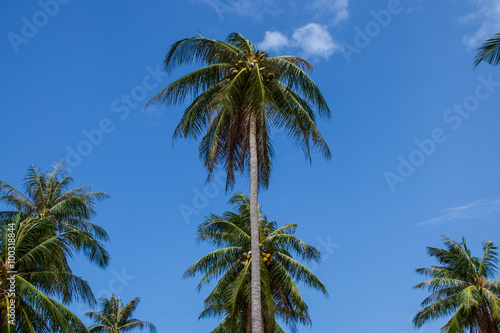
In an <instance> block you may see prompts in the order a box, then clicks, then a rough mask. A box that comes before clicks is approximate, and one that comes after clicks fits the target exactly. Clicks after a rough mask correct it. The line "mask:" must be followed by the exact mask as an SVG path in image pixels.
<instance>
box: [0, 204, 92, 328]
mask: <svg viewBox="0 0 500 333" xmlns="http://www.w3.org/2000/svg"><path fill="white" fill-rule="evenodd" d="M48 219H49V218H25V219H21V215H20V214H19V215H17V216H16V217H14V218H13V219H12V221H11V223H9V224H7V225H3V226H1V227H0V313H1V315H0V332H2V333H3V332H29V333H51V332H74V331H73V329H75V330H77V331H83V332H87V330H86V328H85V326H84V325H83V323H82V322H81V321H80V320H79V319H78V318H77V317H76V316H75V315H74V314H73V313H72V312H71V311H69V310H68V309H67V308H66V307H65V306H64V305H62V304H61V303H59V302H58V301H56V300H55V299H53V298H52V297H57V298H58V299H61V300H62V302H63V304H68V303H71V302H73V301H84V302H85V303H87V304H89V305H93V304H94V303H95V299H94V296H93V294H92V291H91V290H90V287H89V285H88V283H87V282H86V281H84V280H82V279H81V278H80V277H77V276H75V275H73V274H72V273H71V270H70V269H69V267H68V265H67V262H66V255H67V254H70V253H71V249H70V248H68V246H67V244H68V243H70V242H72V241H73V239H75V238H79V237H81V233H84V231H82V230H79V229H73V230H67V231H65V232H62V233H59V234H57V235H55V234H54V232H55V224H54V223H53V221H48ZM12 235H14V237H12ZM11 304H12V305H11ZM10 307H12V308H13V310H12V308H10ZM7 313H9V314H13V315H14V316H13V317H12V316H11V317H7ZM9 319H15V320H14V321H13V322H10V320H9Z"/></svg>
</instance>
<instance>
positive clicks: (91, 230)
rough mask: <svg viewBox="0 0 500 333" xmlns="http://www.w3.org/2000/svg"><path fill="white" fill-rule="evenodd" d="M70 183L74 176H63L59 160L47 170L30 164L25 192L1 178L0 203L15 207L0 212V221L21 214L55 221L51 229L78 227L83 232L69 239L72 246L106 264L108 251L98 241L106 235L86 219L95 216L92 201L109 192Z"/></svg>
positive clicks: (99, 264) (98, 262) (62, 167)
mask: <svg viewBox="0 0 500 333" xmlns="http://www.w3.org/2000/svg"><path fill="white" fill-rule="evenodd" d="M72 182H73V179H72V178H71V177H67V176H66V174H65V171H64V166H63V165H62V164H61V163H59V164H57V165H55V166H54V167H53V169H52V170H50V171H48V172H46V173H43V172H42V171H41V170H40V169H39V168H37V167H36V166H31V167H30V168H29V169H28V173H27V175H26V177H25V181H24V193H25V194H23V192H22V191H20V190H17V189H16V188H14V187H13V186H11V185H9V184H7V183H5V182H3V181H0V202H3V203H4V204H5V205H6V206H8V207H11V208H14V209H15V210H14V211H0V223H2V224H5V223H7V222H8V221H10V220H11V219H12V218H13V216H15V215H16V214H19V213H20V214H21V215H22V216H23V217H32V218H38V219H45V220H44V221H46V222H50V223H54V225H55V226H56V229H55V230H54V232H61V233H63V232H66V231H70V230H75V229H79V230H80V231H82V233H80V236H81V237H80V238H78V239H74V240H73V241H72V242H71V246H72V248H73V249H75V250H78V251H80V250H81V251H82V252H83V253H84V255H85V256H86V257H87V258H88V259H89V260H90V261H91V262H93V263H95V264H97V265H98V266H100V267H105V266H107V265H108V262H109V254H108V252H107V251H106V249H105V248H104V247H103V245H102V243H101V241H107V240H108V234H107V233H106V231H105V230H104V229H103V228H101V227H100V226H98V225H95V224H93V223H91V222H90V221H89V220H90V219H91V218H93V217H94V216H95V209H94V206H95V203H96V202H97V201H100V200H102V199H104V198H107V197H108V195H107V194H106V193H103V192H92V191H91V190H90V188H89V187H87V186H82V187H77V188H73V189H70V188H69V187H70V185H71V183H72Z"/></svg>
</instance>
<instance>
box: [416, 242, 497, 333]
mask: <svg viewBox="0 0 500 333" xmlns="http://www.w3.org/2000/svg"><path fill="white" fill-rule="evenodd" d="M443 240H444V244H445V245H446V249H440V248H433V247H428V248H427V252H428V253H429V255H430V256H431V257H435V258H436V259H437V260H438V261H439V263H440V264H441V266H432V267H427V268H419V269H417V272H418V273H419V274H422V275H426V276H429V277H430V278H431V279H429V280H427V281H424V282H422V283H419V284H417V285H416V286H415V287H414V288H416V289H428V290H429V291H430V292H432V294H431V295H430V296H429V297H427V298H426V299H425V300H424V301H423V302H422V304H421V305H422V307H423V309H422V310H420V312H418V313H417V314H416V315H415V317H414V318H413V323H414V324H415V326H416V327H421V326H422V325H424V324H425V323H426V322H427V321H429V320H432V319H437V318H441V317H445V316H448V315H453V316H452V318H451V319H450V320H449V321H448V323H447V324H446V325H445V326H444V327H443V328H442V329H441V332H446V333H462V332H463V333H465V332H479V333H498V331H499V327H498V325H499V321H500V280H496V281H492V279H493V278H494V274H495V269H496V263H497V262H498V256H497V252H496V250H497V248H496V247H495V246H494V245H493V243H492V242H490V241H486V242H484V245H483V256H482V258H477V257H473V256H472V255H471V252H470V250H469V249H468V248H467V244H466V242H465V239H462V242H461V243H457V242H456V241H454V240H453V239H451V238H449V237H446V236H443Z"/></svg>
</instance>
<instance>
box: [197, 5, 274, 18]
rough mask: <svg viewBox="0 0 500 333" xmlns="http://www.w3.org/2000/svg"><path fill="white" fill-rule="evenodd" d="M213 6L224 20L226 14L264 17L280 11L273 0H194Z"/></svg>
mask: <svg viewBox="0 0 500 333" xmlns="http://www.w3.org/2000/svg"><path fill="white" fill-rule="evenodd" d="M192 1H194V2H203V3H205V4H207V5H209V6H210V7H212V8H213V9H214V10H215V11H216V13H217V15H219V18H220V19H221V20H222V19H224V16H225V15H226V14H231V15H233V14H236V15H241V16H246V17H251V18H256V19H259V18H262V17H263V16H264V15H265V14H270V13H274V14H276V13H277V12H280V11H281V9H280V7H278V6H277V4H276V2H275V1H272V0H192Z"/></svg>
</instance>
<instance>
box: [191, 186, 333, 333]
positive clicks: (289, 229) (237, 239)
mask: <svg viewBox="0 0 500 333" xmlns="http://www.w3.org/2000/svg"><path fill="white" fill-rule="evenodd" d="M229 203H230V204H232V205H234V206H235V208H236V209H237V212H230V211H228V212H225V213H224V214H223V215H222V216H219V215H215V214H212V215H210V216H209V217H208V218H207V219H206V220H205V222H203V223H202V224H201V225H200V226H199V227H198V233H197V238H198V240H199V241H204V242H208V243H210V244H212V245H215V246H218V247H221V248H220V249H218V250H215V251H213V252H210V253H209V254H207V255H205V256H203V257H202V258H201V259H199V260H198V261H197V262H196V263H195V264H194V265H192V266H191V267H190V268H189V269H188V270H187V271H186V272H185V273H184V277H190V276H194V275H195V274H196V273H204V276H203V278H202V280H201V282H200V283H199V285H198V290H199V289H200V288H201V287H202V286H203V285H205V284H207V283H208V282H210V281H212V280H214V279H217V278H219V277H220V279H219V281H218V283H217V285H216V286H215V288H214V290H213V291H212V293H211V294H210V295H209V296H208V298H207V299H206V300H205V310H204V311H203V312H202V313H201V315H200V318H204V317H209V316H219V317H224V319H223V320H222V322H221V324H220V325H219V327H218V328H217V329H215V330H214V331H212V333H217V332H250V331H251V323H252V321H251V312H250V310H251V299H250V287H251V284H250V280H251V279H250V276H251V270H252V268H253V266H252V265H251V262H252V261H253V258H255V255H254V253H253V248H252V247H251V237H250V229H251V226H250V200H249V199H248V197H246V196H245V195H243V194H241V193H237V194H235V195H234V196H233V197H232V198H231V199H230V201H229ZM259 226H260V228H259V242H260V249H261V251H260V254H259V256H258V258H259V260H258V262H259V266H260V273H261V292H262V297H261V298H262V313H263V318H264V332H266V333H268V332H269V333H278V332H284V330H283V329H282V328H281V327H280V326H279V325H278V323H277V322H276V319H281V320H283V321H284V322H285V323H287V324H288V325H289V326H290V327H291V329H292V331H295V330H296V327H297V324H298V323H301V324H311V319H310V317H309V313H308V307H307V305H306V303H305V302H304V300H303V299H302V296H301V295H300V292H299V290H298V287H297V285H296V283H297V282H302V283H304V284H305V285H307V286H310V287H312V288H314V289H317V290H319V291H321V292H322V293H323V294H325V295H326V294H327V292H326V288H325V286H324V285H323V283H321V281H320V280H319V279H318V278H317V277H316V276H315V275H314V274H313V273H312V272H311V271H309V270H308V269H307V268H306V267H305V266H304V265H302V264H301V263H300V262H299V261H297V260H296V259H295V258H294V257H293V256H292V254H291V252H295V253H296V254H297V256H298V257H299V258H301V259H302V260H305V261H310V260H313V261H318V260H320V253H319V251H318V250H317V249H315V248H314V247H312V246H310V245H308V244H306V243H305V242H303V241H302V240H300V239H299V238H298V237H296V236H294V235H293V233H294V232H295V229H296V228H297V224H295V223H289V224H287V225H285V226H283V227H281V228H277V225H276V222H274V221H268V220H267V218H266V216H265V215H263V214H260V220H259Z"/></svg>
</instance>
